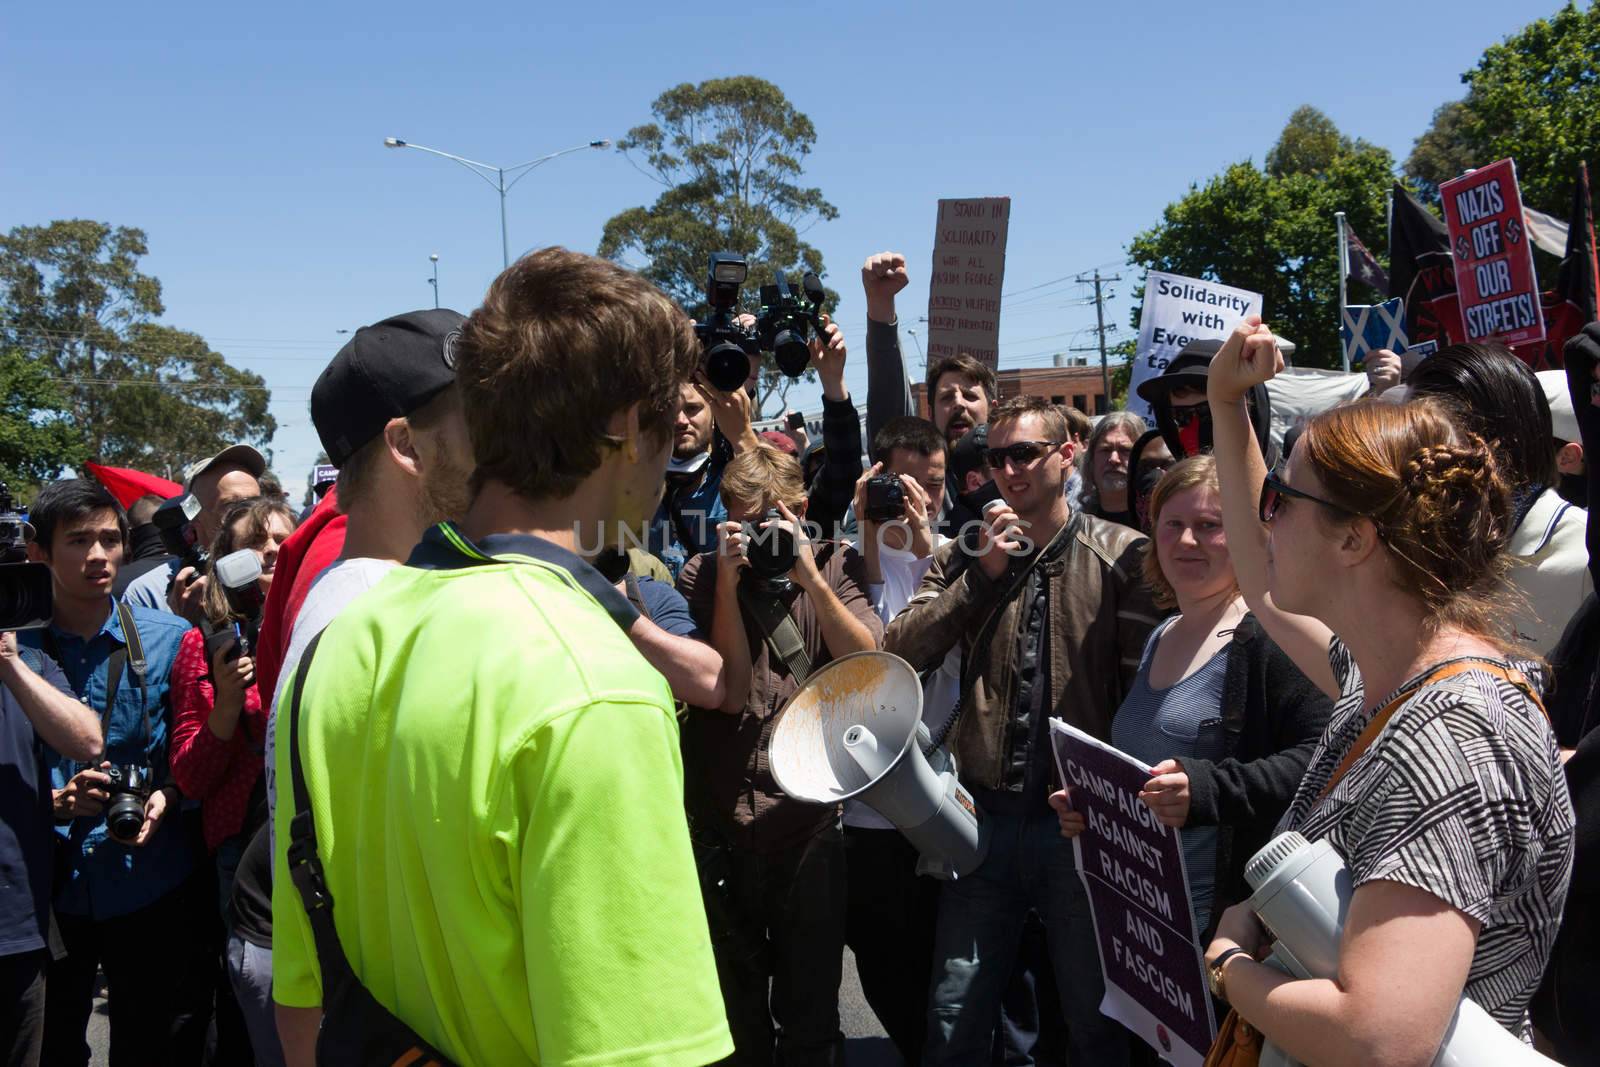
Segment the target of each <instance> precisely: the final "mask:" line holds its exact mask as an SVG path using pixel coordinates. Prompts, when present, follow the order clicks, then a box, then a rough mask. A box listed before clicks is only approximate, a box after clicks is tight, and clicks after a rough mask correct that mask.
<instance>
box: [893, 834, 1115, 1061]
mask: <svg viewBox="0 0 1600 1067" xmlns="http://www.w3.org/2000/svg"><path fill="white" fill-rule="evenodd" d="M984 819H985V821H987V822H988V823H989V828H990V829H989V854H988V856H987V857H986V858H985V859H984V861H983V865H982V866H980V867H979V868H978V869H977V870H976V871H974V872H973V873H972V874H970V875H968V876H967V877H965V878H959V879H957V880H956V881H954V882H948V883H946V884H945V886H944V889H943V892H942V894H941V895H940V898H939V923H938V927H937V930H936V932H935V934H934V945H933V984H932V987H931V989H930V994H929V999H930V1006H929V1012H928V1041H927V1051H926V1057H925V1059H924V1061H923V1062H924V1063H927V1064H930V1065H943V1064H949V1065H952V1067H970V1065H971V1064H975V1063H987V1062H988V1060H989V1054H990V1048H991V1045H992V1041H993V1031H994V1022H995V1017H996V1013H997V1011H998V1010H999V1007H1000V1001H1001V998H1002V996H1003V994H1004V993H1005V989H1006V984H1007V983H1008V982H1009V981H1010V979H1011V972H1012V968H1013V966H1014V965H1015V963H1016V958H1017V952H1018V948H1019V945H1020V943H1021V939H1022V926H1023V921H1024V920H1025V919H1026V918H1027V914H1028V909H1029V908H1030V907H1031V908H1033V909H1034V910H1035V911H1037V912H1038V913H1039V916H1040V918H1042V919H1043V920H1044V924H1045V931H1046V935H1047V938H1048V942H1049V946H1050V961H1051V964H1052V966H1053V968H1054V970H1055V976H1056V986H1057V989H1058V991H1059V994H1060V998H1061V1013H1062V1015H1063V1016H1064V1017H1065V1019H1066V1023H1067V1051H1068V1061H1069V1062H1071V1063H1074V1064H1080V1063H1081V1064H1093V1065H1094V1067H1126V1065H1127V1064H1128V1063H1129V1060H1130V1056H1131V1055H1132V1049H1133V1046H1132V1041H1133V1035H1132V1034H1130V1033H1129V1032H1128V1031H1127V1030H1126V1029H1125V1028H1124V1027H1123V1026H1122V1024H1121V1023H1118V1022H1116V1021H1115V1020H1113V1019H1109V1018H1107V1017H1106V1016H1104V1015H1101V1014H1100V998H1101V997H1103V996H1104V995H1105V983H1104V981H1103V980H1102V979H1101V977H1100V954H1099V949H1098V948H1097V946H1096V942H1095V936H1094V919H1093V917H1092V915H1091V914H1090V911H1089V896H1088V894H1087V893H1086V892H1085V891H1084V888H1083V883H1082V882H1081V881H1080V880H1079V879H1078V871H1077V868H1076V867H1075V866H1074V865H1073V861H1072V845H1071V844H1070V843H1069V842H1067V841H1066V840H1064V839H1063V838H1062V837H1061V831H1060V829H1059V826H1058V824H1057V822H1056V818H1055V815H1054V814H1053V813H1051V812H1049V811H1048V810H1046V811H1045V812H1044V813H1043V814H1030V815H997V814H993V813H989V812H985V813H984ZM1040 1008H1041V1010H1048V1009H1047V1008H1046V1006H1045V1005H1040Z"/></svg>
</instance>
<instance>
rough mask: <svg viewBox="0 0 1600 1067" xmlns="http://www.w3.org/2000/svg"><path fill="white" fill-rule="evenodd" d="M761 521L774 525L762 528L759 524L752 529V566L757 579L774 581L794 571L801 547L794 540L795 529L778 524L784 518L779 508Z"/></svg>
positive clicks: (750, 557)
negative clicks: (778, 510) (779, 512)
mask: <svg viewBox="0 0 1600 1067" xmlns="http://www.w3.org/2000/svg"><path fill="white" fill-rule="evenodd" d="M762 521H763V522H770V523H772V525H770V526H768V527H767V528H766V529H764V530H763V529H760V528H759V524H757V528H756V529H753V530H751V531H750V534H751V536H750V545H749V548H748V558H749V560H750V569H751V570H752V571H754V572H755V574H756V576H757V577H758V578H764V579H766V580H768V581H773V580H776V579H778V578H782V577H784V576H785V575H787V574H788V573H789V572H790V571H792V570H794V564H795V561H796V560H797V559H799V557H800V546H799V544H798V543H797V542H796V541H795V536H794V531H793V530H791V529H789V528H788V527H786V526H780V525H778V523H780V522H782V521H783V517H782V516H781V515H779V514H778V512H777V509H773V510H772V511H769V512H767V514H766V515H765V516H764V517H763V519H762Z"/></svg>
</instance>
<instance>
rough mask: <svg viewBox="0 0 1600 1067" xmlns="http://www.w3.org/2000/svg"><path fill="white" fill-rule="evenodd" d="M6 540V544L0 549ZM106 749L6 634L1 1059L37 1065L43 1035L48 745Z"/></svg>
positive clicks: (0, 804)
mask: <svg viewBox="0 0 1600 1067" xmlns="http://www.w3.org/2000/svg"><path fill="white" fill-rule="evenodd" d="M0 547H4V546H0ZM46 745H48V746H50V748H52V749H54V750H55V751H56V752H59V753H61V754H62V755H64V756H65V757H66V758H68V759H78V760H90V759H93V758H94V757H95V756H97V755H99V754H100V749H101V745H102V739H101V736H100V721H99V719H97V718H96V717H95V714H94V711H93V710H92V709H90V708H88V707H86V706H84V705H83V704H82V703H80V702H79V701H78V699H77V698H76V697H75V696H73V694H72V688H71V687H70V686H69V685H68V684H67V678H66V675H64V674H62V673H61V668H60V667H58V666H57V665H56V664H55V662H54V661H53V660H51V659H50V658H49V657H48V656H46V655H45V654H44V653H42V652H40V651H38V650H37V649H33V648H20V647H19V646H18V644H17V637H16V634H14V633H9V632H0V776H4V778H5V779H6V781H8V782H9V783H10V784H9V785H8V786H7V787H6V788H5V789H4V790H0V1063H5V1064H8V1065H12V1064H15V1065H27V1067H34V1065H37V1064H38V1062H39V1052H40V1048H41V1046H42V1044H43V1041H44V1006H45V973H46V970H47V968H48V966H49V962H50V953H49V949H48V947H47V943H48V937H49V931H50V879H51V871H52V868H53V866H54V861H55V846H54V840H55V835H54V834H53V833H52V832H51V818H50V779H49V772H48V768H47V767H46V765H45V764H46V755H45V746H46Z"/></svg>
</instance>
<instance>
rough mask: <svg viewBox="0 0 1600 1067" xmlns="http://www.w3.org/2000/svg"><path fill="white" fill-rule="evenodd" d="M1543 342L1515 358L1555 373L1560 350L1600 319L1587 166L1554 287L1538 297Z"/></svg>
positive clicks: (1599, 274) (1522, 348) (1521, 349)
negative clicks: (1570, 339) (1564, 253)
mask: <svg viewBox="0 0 1600 1067" xmlns="http://www.w3.org/2000/svg"><path fill="white" fill-rule="evenodd" d="M1540 304H1541V305H1542V308H1543V310H1544V332H1545V339H1544V341H1542V342H1540V343H1538V344H1536V345H1519V346H1518V347H1517V349H1516V352H1517V355H1519V356H1521V357H1522V358H1523V359H1525V360H1527V361H1528V363H1529V364H1530V365H1531V366H1532V367H1533V369H1534V370H1554V369H1556V368H1559V367H1560V366H1561V365H1562V356H1561V350H1562V348H1563V346H1565V345H1566V343H1567V339H1568V338H1570V337H1573V336H1575V335H1576V334H1578V333H1579V332H1580V331H1581V330H1582V329H1583V327H1584V326H1585V325H1586V324H1588V323H1591V322H1594V321H1596V319H1600V266H1597V265H1596V260H1595V240H1594V208H1593V204H1592V202H1591V200H1590V195H1589V167H1588V164H1586V163H1579V164H1578V180H1577V183H1576V185H1575V186H1574V187H1573V190H1572V213H1571V215H1569V216H1568V219H1567V253H1566V255H1564V256H1563V257H1561V272H1560V273H1559V274H1557V275H1556V287H1555V288H1554V289H1553V290H1551V291H1550V292H1547V293H1544V294H1541V298H1540Z"/></svg>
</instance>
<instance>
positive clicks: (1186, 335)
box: [1128, 270, 1261, 419]
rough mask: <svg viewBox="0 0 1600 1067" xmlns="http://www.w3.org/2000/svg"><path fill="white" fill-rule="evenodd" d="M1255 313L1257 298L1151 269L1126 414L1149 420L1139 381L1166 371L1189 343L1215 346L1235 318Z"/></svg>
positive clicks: (1210, 283) (1147, 278)
mask: <svg viewBox="0 0 1600 1067" xmlns="http://www.w3.org/2000/svg"><path fill="white" fill-rule="evenodd" d="M1259 314H1261V294H1260V293H1252V292H1249V291H1248V290H1245V289H1235V288H1234V287H1233V286H1231V285H1223V284H1221V283H1219V282H1208V281H1202V280H1200V279H1199V278H1185V277H1183V276H1182V275H1178V274H1163V273H1162V272H1160V271H1156V270H1153V271H1151V272H1149V273H1148V274H1146V275H1145V280H1144V310H1143V311H1142V312H1141V313H1140V315H1139V344H1138V347H1137V348H1135V349H1134V354H1133V376H1132V379H1131V380H1130V382H1129V384H1128V410H1130V411H1133V412H1136V413H1137V414H1140V415H1143V416H1144V417H1145V418H1147V419H1148V418H1150V405H1148V404H1146V403H1145V402H1144V401H1143V400H1142V399H1140V397H1139V383H1140V382H1143V381H1145V380H1146V379H1148V378H1154V377H1156V376H1157V375H1159V374H1160V373H1161V372H1162V371H1164V370H1166V369H1167V364H1169V363H1171V362H1172V358H1173V357H1174V356H1176V355H1177V354H1178V353H1179V351H1181V350H1182V349H1183V346H1184V345H1186V344H1188V343H1189V342H1190V341H1201V340H1210V339H1215V340H1218V341H1220V340H1222V339H1224V338H1226V337H1227V336H1228V334H1229V333H1230V332H1232V330H1233V328H1234V327H1235V326H1236V325H1238V323H1239V320H1240V319H1242V318H1244V317H1245V316H1246V315H1259Z"/></svg>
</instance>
